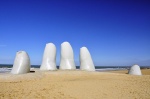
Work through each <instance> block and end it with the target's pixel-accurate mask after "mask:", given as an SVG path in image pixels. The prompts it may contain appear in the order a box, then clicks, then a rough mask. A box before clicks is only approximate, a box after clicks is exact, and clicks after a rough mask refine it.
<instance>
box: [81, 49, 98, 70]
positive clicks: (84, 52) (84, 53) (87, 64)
mask: <svg viewBox="0 0 150 99" xmlns="http://www.w3.org/2000/svg"><path fill="white" fill-rule="evenodd" d="M80 69H81V70H87V71H95V66H94V63H93V61H92V57H91V55H90V52H89V51H88V49H87V48H86V47H82V48H80Z"/></svg>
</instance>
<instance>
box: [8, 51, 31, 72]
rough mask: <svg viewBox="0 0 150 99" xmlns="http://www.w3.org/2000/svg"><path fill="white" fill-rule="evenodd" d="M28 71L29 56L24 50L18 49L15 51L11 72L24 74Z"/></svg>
mask: <svg viewBox="0 0 150 99" xmlns="http://www.w3.org/2000/svg"><path fill="white" fill-rule="evenodd" d="M28 72H30V58H29V56H28V54H27V53H26V52H25V51H18V52H17V53H16V57H15V61H14V64H13V68H12V70H11V73H12V74H24V73H28Z"/></svg>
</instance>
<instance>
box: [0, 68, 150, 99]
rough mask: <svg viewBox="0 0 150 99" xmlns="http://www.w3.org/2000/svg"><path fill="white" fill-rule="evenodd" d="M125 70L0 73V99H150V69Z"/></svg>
mask: <svg viewBox="0 0 150 99" xmlns="http://www.w3.org/2000/svg"><path fill="white" fill-rule="evenodd" d="M126 72H127V71H109V72H86V71H79V70H75V71H60V70H58V71H48V72H40V71H39V70H36V71H35V72H33V73H28V74H21V75H11V74H7V73H5V74H0V99H106V98H107V99H150V69H145V70H142V73H144V75H142V76H134V75H128V74H126Z"/></svg>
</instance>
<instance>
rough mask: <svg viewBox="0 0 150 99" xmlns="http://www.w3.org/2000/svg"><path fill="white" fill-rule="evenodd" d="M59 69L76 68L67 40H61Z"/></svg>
mask: <svg viewBox="0 0 150 99" xmlns="http://www.w3.org/2000/svg"><path fill="white" fill-rule="evenodd" d="M59 69H62V70H66V69H76V66H75V62H74V54H73V50H72V47H71V45H70V44H69V42H63V43H62V44H61V59H60V67H59Z"/></svg>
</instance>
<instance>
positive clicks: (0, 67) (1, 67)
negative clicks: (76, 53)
mask: <svg viewBox="0 0 150 99" xmlns="http://www.w3.org/2000/svg"><path fill="white" fill-rule="evenodd" d="M12 67H13V65H12V64H0V73H5V72H10V71H11V70H12ZM130 67H131V66H95V69H96V71H99V72H100V71H109V70H127V69H129V68H130ZM31 68H40V65H31ZM57 68H58V69H59V66H57ZM76 68H77V69H79V68H80V66H76ZM143 68H150V66H141V69H143Z"/></svg>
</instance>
